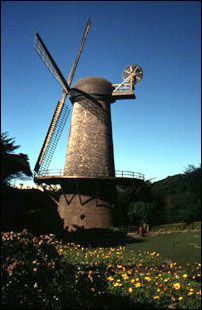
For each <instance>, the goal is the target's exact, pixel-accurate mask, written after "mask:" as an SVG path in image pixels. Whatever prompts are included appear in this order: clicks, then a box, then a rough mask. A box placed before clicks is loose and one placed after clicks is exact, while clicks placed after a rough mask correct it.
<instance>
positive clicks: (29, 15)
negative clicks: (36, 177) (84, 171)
mask: <svg viewBox="0 0 202 310" xmlns="http://www.w3.org/2000/svg"><path fill="white" fill-rule="evenodd" d="M200 11H201V3H200V2H199V1H81V2H80V1H3V2H2V10H1V17H2V19H1V20H2V21H1V25H2V33H1V34H2V131H8V132H9V135H10V137H14V138H15V139H16V144H18V145H21V147H20V148H19V152H21V153H26V154H28V156H29V160H30V165H31V168H32V169H33V168H34V165H35V162H36V160H37V158H38V154H39V152H40V149H41V146H42V143H43V140H44V138H45V135H46V132H47V129H48V126H49V123H50V120H51V118H52V115H53V112H54V110H55V107H56V104H57V102H58V100H60V98H61V94H62V89H61V87H60V85H59V84H58V83H57V81H56V80H55V79H54V78H53V77H52V75H51V74H50V72H49V71H48V70H47V68H46V66H45V65H44V63H43V62H42V61H41V59H40V58H39V56H38V55H37V53H36V52H35V50H34V33H35V32H39V34H40V36H41V37H42V39H43V41H44V42H45V44H46V46H47V47H48V49H49V51H50V53H51V54H52V56H53V57H54V59H55V61H56V63H57V65H58V66H59V68H60V69H61V71H62V73H63V75H64V76H65V77H66V78H67V77H68V75H69V72H70V69H71V67H72V64H73V62H74V59H75V57H76V54H77V52H78V48H79V45H80V41H81V37H82V34H83V30H84V27H85V25H86V22H87V19H88V17H89V16H90V17H91V20H92V25H91V29H90V31H89V34H88V37H87V40H86V44H85V46H84V50H83V53H82V55H81V59H80V62H79V64H78V67H77V70H76V73H75V76H74V80H73V83H74V82H75V81H77V80H78V79H80V78H83V77H88V76H99V77H103V78H105V79H107V80H109V81H111V82H112V83H114V84H115V83H121V82H122V70H123V69H124V68H125V67H126V66H127V65H129V64H138V65H140V66H141V67H142V68H143V71H144V76H143V79H142V81H141V82H140V83H139V84H137V86H136V90H135V94H136V100H120V101H117V102H116V103H114V104H113V105H112V126H113V141H114V156H115V167H116V169H117V170H128V171H137V172H141V173H144V174H145V177H146V179H151V178H156V179H155V180H154V181H157V180H161V179H163V178H166V177H167V176H171V175H175V174H178V173H182V172H183V171H184V169H185V167H187V165H188V164H194V165H196V166H198V165H199V163H200V161H201V135H200V132H201V130H200V129H201V72H200V68H201V63H200V61H201V49H200V46H201V40H200V37H201V33H200V26H201V13H200ZM72 85H73V84H72ZM68 101H69V99H68ZM69 105H70V106H71V104H70V102H69ZM70 118H71V116H70ZM70 118H69V121H68V122H67V125H66V127H65V129H64V131H63V134H62V136H61V138H60V141H59V143H58V146H57V149H56V152H55V154H54V157H53V160H52V162H51V165H50V169H57V168H58V169H63V167H64V160H65V153H66V146H67V142H68V134H69V124H70ZM24 184H27V185H30V184H31V182H24Z"/></svg>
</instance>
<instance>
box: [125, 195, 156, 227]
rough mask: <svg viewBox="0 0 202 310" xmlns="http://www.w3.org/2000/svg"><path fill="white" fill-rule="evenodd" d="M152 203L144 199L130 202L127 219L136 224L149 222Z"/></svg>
mask: <svg viewBox="0 0 202 310" xmlns="http://www.w3.org/2000/svg"><path fill="white" fill-rule="evenodd" d="M152 211H153V205H152V204H151V203H149V202H145V201H136V202H133V203H130V205H129V210H128V213H127V214H128V217H129V219H130V220H131V221H132V222H133V223H134V224H136V225H142V224H143V223H147V224H150V223H151V217H152Z"/></svg>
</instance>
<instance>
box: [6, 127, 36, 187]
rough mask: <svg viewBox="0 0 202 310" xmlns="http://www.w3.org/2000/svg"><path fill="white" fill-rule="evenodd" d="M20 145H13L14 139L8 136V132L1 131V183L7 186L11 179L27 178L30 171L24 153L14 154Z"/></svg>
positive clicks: (30, 175) (29, 176) (30, 173)
mask: <svg viewBox="0 0 202 310" xmlns="http://www.w3.org/2000/svg"><path fill="white" fill-rule="evenodd" d="M19 147H20V146H19V145H15V139H13V138H8V133H7V132H3V133H1V154H2V161H1V185H2V186H7V185H9V184H10V181H11V180H12V179H20V180H29V179H30V178H31V177H32V172H31V169H30V165H29V159H28V156H27V155H26V154H23V153H19V154H14V151H15V150H16V149H18V148H19Z"/></svg>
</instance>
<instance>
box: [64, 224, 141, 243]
mask: <svg viewBox="0 0 202 310" xmlns="http://www.w3.org/2000/svg"><path fill="white" fill-rule="evenodd" d="M75 228H76V229H77V230H76V231H74V232H65V233H64V237H63V238H64V239H63V240H64V241H65V242H74V243H78V244H80V245H82V246H87V247H115V246H121V245H126V244H130V243H140V242H143V241H144V240H143V239H138V238H132V237H130V236H128V235H127V233H125V232H120V231H112V230H111V229H105V228H93V229H84V228H81V227H77V226H76V227H75Z"/></svg>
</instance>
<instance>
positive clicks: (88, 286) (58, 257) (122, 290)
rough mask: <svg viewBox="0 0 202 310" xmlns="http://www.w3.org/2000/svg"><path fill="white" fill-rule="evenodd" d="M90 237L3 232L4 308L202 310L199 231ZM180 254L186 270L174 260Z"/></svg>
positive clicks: (97, 235)
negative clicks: (58, 236)
mask: <svg viewBox="0 0 202 310" xmlns="http://www.w3.org/2000/svg"><path fill="white" fill-rule="evenodd" d="M189 234H190V232H189ZM87 235H88V238H89V242H88V243H87V242H86V237H87ZM87 235H85V234H84V233H83V232H82V234H81V235H80V239H78V237H79V235H74V236H73V238H72V241H71V242H69V241H68V242H67V241H66V242H65V241H64V240H57V239H56V238H55V236H54V235H38V236H33V235H32V234H31V233H29V232H28V231H26V230H24V231H22V232H19V233H14V232H9V233H2V251H1V257H2V265H1V273H2V298H1V299H2V304H3V306H4V308H6V309H8V308H9V307H12V308H15V309H19V308H20V309H21V308H34V307H35V308H37V309H117V308H118V309H155V308H158V309H167V308H168V307H172V308H173V309H201V286H200V284H201V264H200V261H199V260H200V255H199V249H198V248H196V250H197V251H198V252H196V254H195V256H194V258H193V257H192V254H193V251H192V250H193V248H195V245H198V246H199V240H200V239H199V233H196V232H195V233H191V235H189V236H188V234H187V233H185V232H184V233H172V234H166V235H160V234H159V235H156V236H154V237H145V238H143V239H142V240H138V239H130V238H126V237H124V235H123V234H120V233H116V234H114V235H112V234H111V235H110V232H109V231H105V235H104V232H101V231H99V232H98V231H97V234H95V232H94V233H93V234H90V233H89V232H88V234H87ZM76 237H77V242H75V240H74V239H76ZM101 237H102V238H101ZM123 237H124V238H123ZM112 238H113V241H114V242H113V243H112ZM95 239H97V240H96V241H97V244H96V242H95ZM73 240H74V242H73ZM79 240H80V244H79V242H78V241H79ZM110 241H111V243H110ZM183 244H186V246H187V249H186V250H185V246H184V245H183ZM182 245H183V247H182ZM182 249H184V250H183V251H184V252H182V251H181V250H182ZM190 249H192V250H190ZM166 251H167V252H166ZM180 253H181V255H182V253H186V255H185V254H183V255H184V257H183V266H181V265H180V264H181V263H180V264H179V262H176V261H177V260H178V259H180ZM195 260H196V261H195ZM187 263H189V264H190V265H187Z"/></svg>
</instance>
